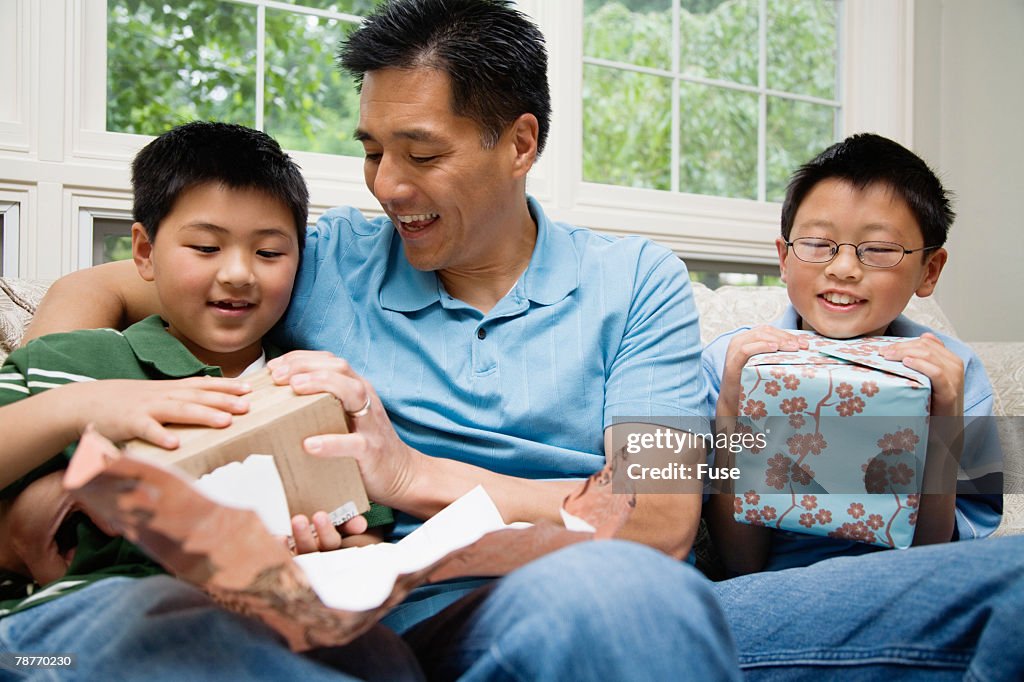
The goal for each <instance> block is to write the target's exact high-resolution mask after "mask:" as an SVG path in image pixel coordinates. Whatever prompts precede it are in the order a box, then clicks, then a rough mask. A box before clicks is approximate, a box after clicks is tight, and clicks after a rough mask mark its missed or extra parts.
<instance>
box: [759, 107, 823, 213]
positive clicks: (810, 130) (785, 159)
mask: <svg viewBox="0 0 1024 682" xmlns="http://www.w3.org/2000/svg"><path fill="white" fill-rule="evenodd" d="M835 114H836V110H835V109H833V108H832V107H827V106H822V105H820V104H810V103H807V102H798V101H795V100H788V99H781V98H778V97H769V98H768V144H767V159H766V162H767V166H768V178H767V186H766V188H765V191H766V198H767V199H768V201H782V199H784V198H785V196H786V184H787V183H788V182H789V176H790V175H791V174H792V173H793V171H795V170H796V169H797V167H798V166H799V165H800V164H802V163H806V162H807V161H809V160H810V159H811V158H813V157H814V156H816V155H817V154H818V153H819V152H820V151H821V150H822V149H824V148H825V147H827V146H829V145H830V144H832V143H833V142H835V133H834V132H833V131H834V126H835Z"/></svg>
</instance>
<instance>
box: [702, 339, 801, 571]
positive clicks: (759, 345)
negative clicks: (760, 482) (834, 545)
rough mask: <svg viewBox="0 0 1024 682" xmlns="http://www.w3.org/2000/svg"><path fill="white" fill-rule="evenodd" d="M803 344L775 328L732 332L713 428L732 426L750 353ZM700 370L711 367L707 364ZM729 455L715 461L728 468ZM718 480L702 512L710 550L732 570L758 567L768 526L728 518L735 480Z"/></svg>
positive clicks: (768, 542) (767, 538) (761, 564)
mask: <svg viewBox="0 0 1024 682" xmlns="http://www.w3.org/2000/svg"><path fill="white" fill-rule="evenodd" d="M806 347H807V340H806V339H804V338H802V337H799V336H796V335H794V334H789V333H787V332H785V331H783V330H781V329H777V328H775V327H769V326H760V327H755V328H754V329H751V330H749V331H745V332H742V333H740V334H736V335H735V336H734V337H733V338H732V339H731V340H730V341H729V347H728V350H726V356H725V366H724V368H723V370H722V377H721V389H720V392H719V394H718V400H717V401H716V403H715V429H716V430H717V431H718V433H726V434H731V433H732V432H733V431H734V430H735V427H736V418H737V417H738V415H739V410H740V390H741V387H740V375H741V373H742V371H743V366H744V365H745V364H747V360H749V359H750V358H751V356H753V355H757V354H759V353H774V352H776V351H780V350H783V351H786V350H788V351H795V350H799V349H801V348H806ZM705 369H706V370H707V371H712V370H711V369H710V368H708V366H707V364H705ZM733 458H734V455H733V454H732V452H730V451H729V449H728V448H724V449H719V450H716V452H715V466H716V467H730V468H731V467H733V466H734V462H733ZM720 485H721V488H720V490H719V491H718V492H716V493H713V494H712V495H711V498H710V499H709V500H708V502H707V503H706V505H705V509H706V510H705V514H704V516H705V519H706V520H707V523H708V532H709V533H710V534H711V540H712V542H713V543H714V546H715V549H716V550H717V551H718V554H719V555H720V556H721V557H722V562H723V563H724V564H725V567H726V570H727V571H729V573H730V574H732V575H743V574H746V573H755V572H757V571H760V570H762V569H763V568H764V565H765V563H766V562H767V560H768V554H769V551H770V549H771V531H770V530H769V529H768V528H764V527H761V526H754V525H749V524H745V523H739V522H738V521H736V520H735V519H734V518H733V513H734V506H735V493H736V491H735V490H734V488H733V485H734V482H733V481H732V480H731V479H726V480H725V481H724V482H722V483H721V484H720Z"/></svg>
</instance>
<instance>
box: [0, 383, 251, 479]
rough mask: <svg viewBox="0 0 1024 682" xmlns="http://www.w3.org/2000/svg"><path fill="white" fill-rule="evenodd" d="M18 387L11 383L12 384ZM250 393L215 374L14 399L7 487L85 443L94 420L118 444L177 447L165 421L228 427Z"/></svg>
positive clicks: (7, 415) (0, 470)
mask: <svg viewBox="0 0 1024 682" xmlns="http://www.w3.org/2000/svg"><path fill="white" fill-rule="evenodd" d="M8 367H9V365H5V366H4V369H5V370H6V369H7V368H8ZM11 385H12V384H10V383H7V382H6V381H5V387H9V386H11ZM7 390H12V389H10V388H7ZM249 390H250V389H249V387H248V386H246V385H245V384H243V383H241V382H239V381H237V380H234V379H223V378H215V377H194V378H189V379H177V380H173V381H146V380H131V379H108V380H100V381H89V382H80V383H71V384H66V385H63V386H59V387H57V388H51V389H49V390H46V391H43V392H42V393H38V394H36V395H33V396H30V397H27V398H24V399H22V400H18V401H17V402H12V403H10V404H7V405H5V406H3V407H0V433H3V434H4V447H3V451H2V456H0V457H2V460H0V464H2V466H0V488H4V487H7V486H8V485H10V484H11V483H14V482H15V481H17V480H18V479H19V478H21V477H22V476H25V475H26V474H28V473H29V472H31V471H32V470H33V469H35V468H36V467H38V466H40V465H41V464H43V463H44V462H46V461H47V460H49V459H50V458H51V457H53V456H54V455H56V454H57V453H59V452H61V451H62V450H63V449H64V448H66V447H67V446H68V445H70V444H71V443H74V442H75V441H77V440H78V438H79V436H80V434H81V433H82V431H83V430H84V428H85V426H86V425H87V424H89V423H94V424H96V428H97V430H99V431H100V432H101V433H103V434H104V435H106V436H107V437H109V438H110V439H111V440H114V441H119V440H128V439H131V438H143V439H145V440H147V441H149V442H151V443H153V444H154V445H159V446H161V447H165V448H172V449H173V448H175V447H177V446H178V439H177V437H176V436H174V435H173V434H172V433H171V432H170V431H168V430H167V429H166V428H165V427H164V424H169V423H175V424H190V425H202V426H211V427H224V426H227V425H228V424H230V423H231V415H233V414H243V413H245V412H246V411H247V410H248V401H247V400H246V399H245V398H243V397H241V396H243V395H244V394H245V393H247V392H248V391H249Z"/></svg>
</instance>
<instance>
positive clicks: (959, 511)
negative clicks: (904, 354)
mask: <svg viewBox="0 0 1024 682" xmlns="http://www.w3.org/2000/svg"><path fill="white" fill-rule="evenodd" d="M771 325H772V326H773V327H777V328H779V329H797V328H799V318H798V316H797V312H796V309H795V308H793V306H788V307H787V308H786V311H785V312H784V313H783V314H782V316H781V317H780V318H779V319H777V320H775V321H774V322H772V323H771ZM749 329H750V327H740V328H739V329H735V330H733V331H731V332H727V333H725V334H722V335H721V336H719V337H718V338H717V339H715V340H714V341H712V342H711V343H709V344H708V346H707V347H706V348H705V349H704V353H703V364H704V375H705V378H706V379H707V384H708V410H709V411H710V412H709V414H712V415H713V414H714V413H715V404H716V403H717V402H718V394H719V392H720V391H721V387H722V373H723V371H724V370H725V356H726V351H727V350H728V348H729V341H730V340H732V337H733V336H735V335H736V334H739V333H742V332H745V331H747V330H749ZM925 332H931V333H932V334H935V335H936V336H938V337H939V339H941V340H942V343H943V344H945V346H946V348H948V349H949V350H951V351H953V352H954V353H955V354H956V355H957V356H959V358H960V359H961V360H962V361H963V363H964V416H966V417H989V416H991V415H992V402H993V398H992V384H991V383H990V382H989V380H988V375H987V374H985V368H984V367H983V366H982V364H981V360H980V359H979V358H978V356H977V355H975V353H974V351H972V350H971V349H970V347H969V346H967V344H965V343H963V342H962V341H960V340H958V339H955V338H953V337H951V336H947V335H945V334H940V333H938V332H936V331H933V330H932V329H929V328H928V327H926V326H924V325H922V324H918V323H917V322H914V321H913V320H911V319H909V318H908V317H906V316H904V315H900V316H899V317H897V318H896V319H895V320H893V321H892V323H891V324H890V325H889V329H888V330H886V335H887V336H901V337H906V338H917V337H919V336H921V335H922V334H924V333H925ZM960 467H961V469H963V470H964V472H965V474H966V475H967V476H969V477H970V478H980V477H981V476H984V475H986V474H993V473H999V472H1001V471H1002V454H1001V451H1000V449H999V436H998V434H997V433H996V431H995V424H994V423H993V422H992V420H990V419H979V420H977V421H975V422H974V423H973V424H972V426H971V428H968V429H967V430H966V432H965V434H964V448H963V455H962V456H961V459H960ZM1002 514H1003V499H1002V495H995V494H990V495H982V494H970V495H958V496H957V499H956V530H955V536H956V537H955V539H971V538H983V537H985V536H987V535H990V534H991V533H992V532H993V531H994V530H995V529H996V527H998V526H999V521H1000V519H1001V518H1002ZM879 549H883V548H881V547H876V546H873V545H868V544H865V543H861V542H854V541H852V540H840V539H836V538H828V537H820V536H816V535H805V534H802V533H791V532H789V531H780V530H776V531H774V532H773V534H772V547H771V554H770V556H769V558H768V563H767V565H766V570H779V569H783V568H791V567H794V566H808V565H810V564H813V563H816V562H818V561H821V560H823V559H828V558H830V557H833V556H841V555H853V554H866V553H868V552H874V551H877V550H879Z"/></svg>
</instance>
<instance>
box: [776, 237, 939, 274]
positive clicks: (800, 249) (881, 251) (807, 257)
mask: <svg viewBox="0 0 1024 682" xmlns="http://www.w3.org/2000/svg"><path fill="white" fill-rule="evenodd" d="M841 246H852V247H853V249H854V251H856V252H857V259H858V260H859V261H860V262H861V263H863V264H864V265H867V266H869V267H872V268H894V267H896V266H897V265H899V264H900V261H902V260H903V257H904V256H906V255H907V254H908V253H917V252H918V251H931V250H932V249H937V248H939V247H938V246H922V247H921V248H919V249H907V248H904V247H903V245H902V244H897V243H895V242H861V243H860V244H852V243H850V242H842V243H839V242H835V241H833V240H831V239H826V238H825V237H800V238H799V239H794V240H793V241H791V242H786V247H787V248H791V249H793V255H795V256H796V257H797V258H799V259H800V260H802V261H804V262H805V263H828V262H830V261H831V260H832V259H833V258H835V257H836V254H837V253H839V247H841Z"/></svg>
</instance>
